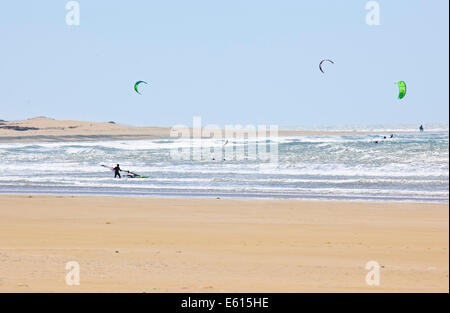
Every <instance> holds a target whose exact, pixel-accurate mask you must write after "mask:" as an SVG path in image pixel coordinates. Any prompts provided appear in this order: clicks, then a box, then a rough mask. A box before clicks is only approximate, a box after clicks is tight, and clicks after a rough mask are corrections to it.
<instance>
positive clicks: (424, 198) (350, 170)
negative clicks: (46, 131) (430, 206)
mask: <svg viewBox="0 0 450 313" xmlns="http://www.w3.org/2000/svg"><path fill="white" fill-rule="evenodd" d="M398 129H399V130H404V128H398ZM314 130H317V129H314ZM327 130H329V129H327ZM338 130H343V129H338ZM358 130H361V129H358ZM371 130H373V129H371ZM415 131H416V130H415ZM252 140H253V139H248V140H233V139H229V143H227V148H230V147H236V149H240V148H244V149H245V146H246V145H249V144H250V143H252ZM254 140H255V141H254V142H253V143H255V142H256V141H258V139H254ZM376 141H378V143H375V142H376ZM263 143H264V144H271V145H273V146H275V147H276V148H277V152H278V157H277V160H276V161H274V160H270V159H258V158H256V159H251V158H250V159H246V158H240V159H232V158H230V159H225V160H223V158H222V157H220V158H217V157H214V155H213V153H212V152H210V151H211V149H210V148H211V147H213V148H215V149H216V151H222V148H223V147H224V142H223V140H215V139H208V140H203V141H202V144H203V146H206V147H207V148H208V149H207V152H206V153H204V157H203V158H202V159H192V158H190V159H181V160H180V159H176V158H173V154H172V152H173V151H174V150H175V149H180V148H185V149H186V148H189V147H190V145H191V142H190V141H189V140H185V139H158V140H122V141H84V142H80V141H78V142H30V143H0V160H1V171H0V193H8V194H10V193H20V194H73V195H78V194H82V195H126V196H180V197H185V196H189V197H227V198H230V197H231V198H271V199H307V200H354V201H419V202H441V203H448V200H449V133H448V126H447V128H446V129H445V128H444V129H443V128H435V129H433V130H430V131H425V132H424V133H419V132H416V133H408V134H404V133H398V134H395V133H394V137H393V138H389V136H388V138H387V139H383V137H382V136H381V135H322V136H295V137H278V138H270V140H264V142H263ZM259 144H261V143H259ZM208 153H209V154H208ZM213 158H214V159H213ZM117 163H119V164H120V167H121V168H122V169H125V170H129V171H132V172H135V173H138V174H140V175H148V176H149V178H128V177H123V178H122V179H114V175H113V172H112V171H111V170H109V169H107V168H104V167H101V164H106V165H108V166H115V164H117ZM124 176H126V175H124Z"/></svg>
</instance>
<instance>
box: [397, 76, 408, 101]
mask: <svg viewBox="0 0 450 313" xmlns="http://www.w3.org/2000/svg"><path fill="white" fill-rule="evenodd" d="M397 85H398V98H399V99H402V98H403V97H404V96H405V95H406V83H405V82H404V81H403V80H401V81H398V82H397Z"/></svg>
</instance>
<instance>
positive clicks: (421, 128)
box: [419, 125, 423, 133]
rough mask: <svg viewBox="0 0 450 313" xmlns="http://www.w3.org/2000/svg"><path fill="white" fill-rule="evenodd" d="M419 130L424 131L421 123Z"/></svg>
mask: <svg viewBox="0 0 450 313" xmlns="http://www.w3.org/2000/svg"><path fill="white" fill-rule="evenodd" d="M419 130H420V132H421V133H423V125H420V127H419Z"/></svg>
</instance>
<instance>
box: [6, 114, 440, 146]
mask: <svg viewBox="0 0 450 313" xmlns="http://www.w3.org/2000/svg"><path fill="white" fill-rule="evenodd" d="M179 130H180V131H181V130H182V129H181V128H180V129H179ZM184 131H188V132H189V133H190V134H191V135H192V134H193V129H192V128H189V129H184ZM441 132H445V133H448V131H444V130H442V131H430V132H426V133H428V134H434V133H441ZM170 133H171V128H169V127H156V126H155V127H151V126H148V127H147V126H146V127H143V126H127V125H120V124H116V123H114V122H112V121H111V122H104V123H99V122H87V121H72V120H55V119H52V118H47V117H37V118H31V119H27V120H23V121H0V143H20V142H25V143H26V142H70V141H117V140H152V139H155V140H157V139H169V138H171V139H177V138H178V137H171V136H170ZM216 133H220V134H221V135H222V138H230V137H233V136H229V135H228V136H227V134H226V131H225V130H223V129H218V130H217V131H216ZM417 133H419V132H418V131H412V130H382V131H381V130H380V131H320V130H287V129H282V130H280V129H279V130H278V136H279V137H296V136H347V135H348V136H357V135H373V136H387V137H388V136H389V135H390V134H397V135H400V134H401V135H405V134H417ZM267 134H269V131H267ZM241 135H243V134H241ZM204 138H205V139H207V138H209V137H204Z"/></svg>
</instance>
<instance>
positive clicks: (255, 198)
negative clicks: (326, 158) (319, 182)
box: [0, 191, 449, 205]
mask: <svg viewBox="0 0 450 313" xmlns="http://www.w3.org/2000/svg"><path fill="white" fill-rule="evenodd" d="M2 196H55V197H59V196H62V197H104V198H108V197H117V198H131V199H133V198H143V199H146V198H148V199H200V200H202V199H203V200H214V199H217V200H220V199H223V200H251V201H298V202H328V203H331V202H333V203H334V202H337V203H360V204H364V203H394V204H395V203H399V204H402V203H404V204H408V203H412V204H437V205H440V204H442V205H449V200H448V199H447V201H439V200H435V201H434V200H431V201H420V200H414V199H412V200H391V199H388V200H383V199H381V200H371V199H318V198H294V197H292V198H288V197H285V198H281V197H280V198H275V197H258V196H251V195H250V196H247V197H244V196H242V197H239V196H224V195H211V196H205V195H199V196H193V195H186V194H179V195H174V194H170V195H163V194H132V195H126V194H120V193H117V192H111V193H110V194H109V193H94V192H92V193H81V192H80V193H64V192H60V193H58V192H54V193H52V192H16V193H14V192H8V191H7V192H2V191H0V197H2Z"/></svg>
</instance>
